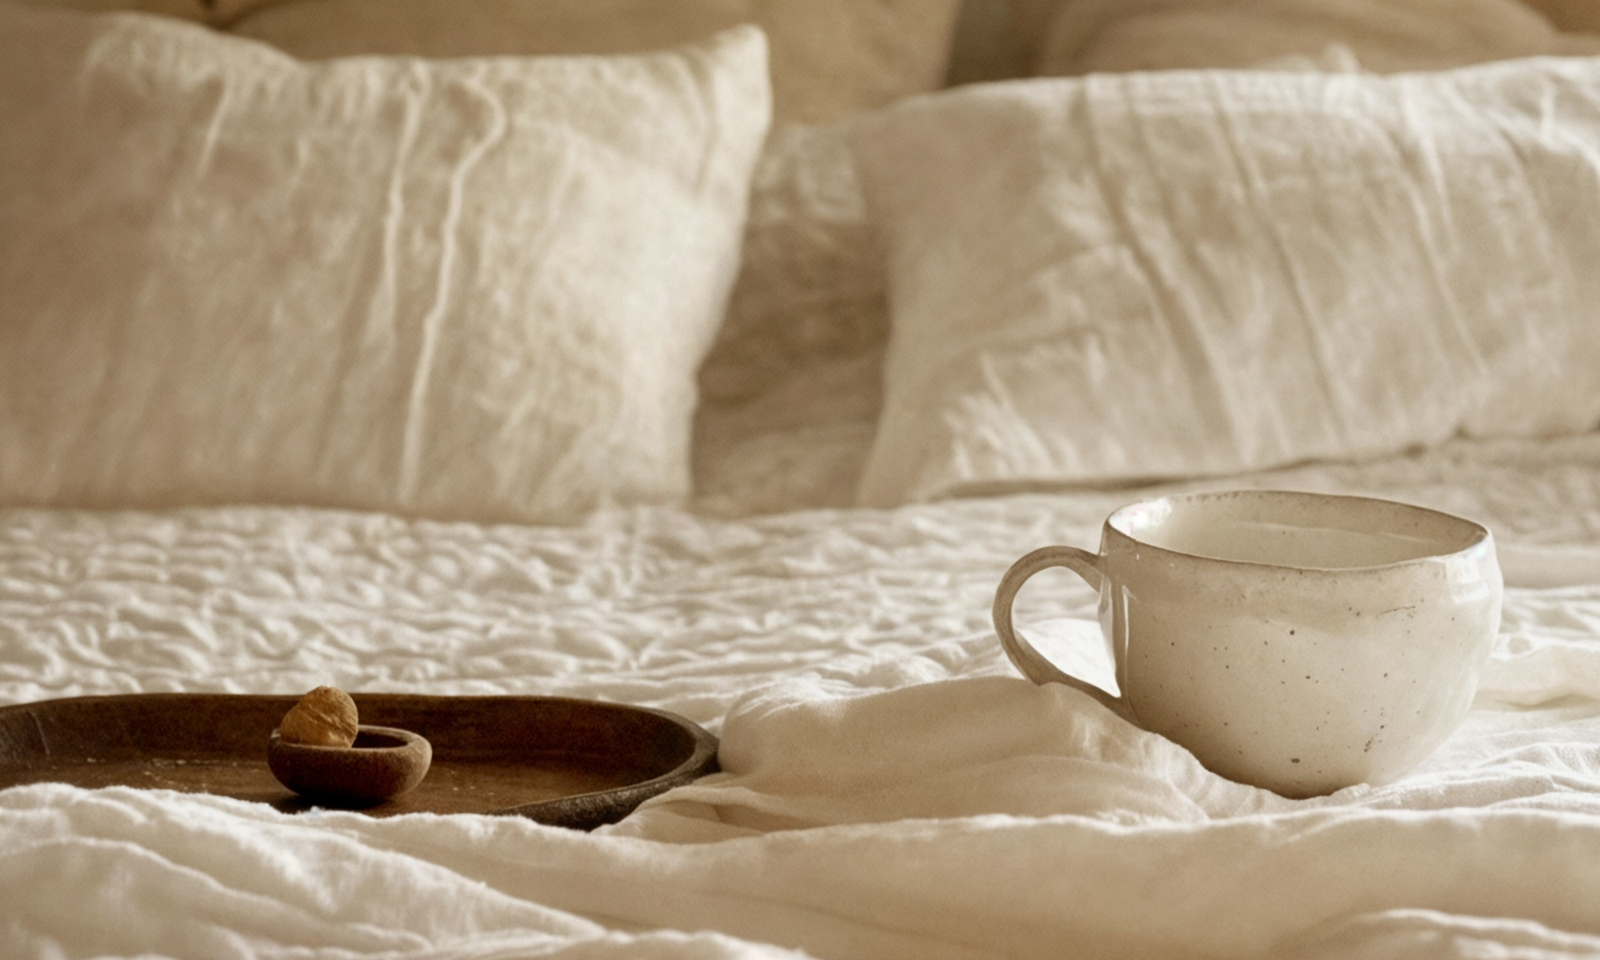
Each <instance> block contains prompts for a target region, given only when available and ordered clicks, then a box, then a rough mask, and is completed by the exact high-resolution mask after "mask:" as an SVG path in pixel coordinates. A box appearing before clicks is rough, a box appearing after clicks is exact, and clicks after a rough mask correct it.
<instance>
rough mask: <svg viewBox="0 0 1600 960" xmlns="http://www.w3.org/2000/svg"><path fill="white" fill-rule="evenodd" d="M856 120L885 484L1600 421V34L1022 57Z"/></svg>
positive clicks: (999, 479) (1188, 467)
mask: <svg viewBox="0 0 1600 960" xmlns="http://www.w3.org/2000/svg"><path fill="white" fill-rule="evenodd" d="M858 144H859V147H860V154H861V159H862V173H863V177H864V183H865V184H866V191H867V196H868V198H869V201H870V203H871V205H872V208H873V210H874V212H875V214H876V215H877V216H878V217H880V218H881V220H882V222H883V224H884V228H885V243H886V246H887V249H888V257H889V266H888V269H889V289H890V299H891V311H892V313H891V322H892V332H891V340H890V348H889V355H888V359H887V363H886V369H885V387H884V389H885V407H884V412H883V416H882V418H881V420H880V423H879V430H878V434H877V437H876V440H875V445H874V448H873V451H872V453H871V455H870V457H869V459H868V462H867V467H866V472H865V475H864V477H863V479H862V486H861V498H862V500H863V501H865V502H867V503H871V504H890V503H898V502H902V501H906V500H921V499H929V498H934V497H939V496H944V495H948V494H952V493H957V492H969V491H974V490H986V489H1008V488H1014V487H1017V486H1031V485H1036V484H1062V483H1068V484H1102V483H1107V482H1111V481H1126V480H1140V479H1146V478H1161V477H1184V476H1196V475H1208V474H1226V473H1233V472H1238V471H1244V470H1250V469H1258V468H1263V467H1269V466H1273V465H1278V464H1285V463H1292V462H1297V461H1303V460H1311V459H1325V458H1361V457H1371V456H1376V455H1381V454H1386V453H1392V452H1396V451H1400V450H1403V449H1406V448H1408V447H1411V446H1415V445H1428V444H1435V443H1438V442H1440V441H1443V440H1445V439H1446V438H1448V437H1450V436H1452V435H1454V434H1457V433H1464V434H1467V435H1471V436H1479V437H1488V436H1510V435H1515V436H1548V435H1556V434H1563V433H1574V432H1580V431H1587V430H1591V429H1593V428H1594V427H1595V425H1596V424H1597V423H1600V378H1597V377H1596V376H1595V371H1596V370H1600V313H1597V310H1600V272H1597V271H1596V270H1595V269H1594V264H1595V263H1597V262H1600V234H1597V233H1596V231H1595V230H1594V224H1595V223H1596V222H1600V61H1591V60H1558V59H1546V60H1524V61H1511V62H1507V63H1502V64H1492V65H1487V66H1482V67H1474V68H1468V69H1464V70H1461V71H1457V72H1447V73H1434V74H1429V73H1417V74H1405V75H1399V76H1394V77H1389V78H1384V77H1376V76H1370V75H1363V74H1315V73H1305V74H1285V73H1271V74H1269V73H1245V72H1240V73H1222V72H1172V73H1147V74H1137V73H1130V74H1104V75H1098V76H1092V77H1087V78H1082V79H1047V80H1031V81H1022V82H1019V83H1015V84H1009V85H1004V86H1000V87H995V88H992V89H983V90H978V89H974V90H968V91H955V92H950V93H945V94H940V95H937V96H933V97H928V98H924V99H922V100H920V101H918V102H915V103H910V104H907V105H904V106H903V107H900V108H896V109H894V110H892V111H889V112H887V113H886V114H885V115H884V116H883V117H882V118H881V119H880V121H879V122H877V123H874V124H871V125H865V126H863V127H862V128H861V132H860V136H859V138H858Z"/></svg>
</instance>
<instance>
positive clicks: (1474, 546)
mask: <svg viewBox="0 0 1600 960" xmlns="http://www.w3.org/2000/svg"><path fill="white" fill-rule="evenodd" d="M1235 497H1250V498H1261V499H1281V500H1338V501H1346V502H1350V503H1362V504H1366V505H1368V506H1375V507H1382V508H1387V509H1395V508H1399V509H1401V510H1405V511H1412V512H1416V513H1421V514H1428V515H1431V516H1433V517H1435V518H1437V519H1439V520H1443V521H1446V522H1448V523H1451V524H1458V525H1460V526H1461V527H1463V528H1464V529H1465V530H1466V532H1467V539H1466V542H1465V543H1463V545H1462V546H1460V547H1458V548H1456V549H1452V550H1447V551H1441V552H1438V553H1427V554H1424V555H1422V556H1417V557H1408V558H1405V559H1401V560H1393V561H1389V562H1387V563H1372V564H1361V565H1357V566H1339V567H1332V566H1328V567H1319V566H1303V565H1299V564H1291V563H1269V562H1266V561H1261V560H1238V559H1229V558H1226V557H1215V556H1209V555H1207V554H1203V553H1190V552H1188V551H1184V550H1178V549H1175V548H1172V547H1164V546H1160V545H1158V544H1155V543H1152V542H1150V541H1149V540H1144V539H1140V538H1139V537H1138V536H1135V535H1134V534H1132V533H1129V532H1128V531H1126V530H1124V529H1122V528H1121V527H1119V526H1117V521H1118V519H1119V518H1120V519H1125V518H1126V517H1127V516H1128V515H1129V514H1130V513H1131V512H1133V511H1135V510H1138V509H1140V508H1146V507H1149V506H1150V505H1152V504H1157V503H1162V502H1173V501H1182V502H1194V501H1205V500H1221V499H1227V498H1235ZM1102 532H1103V536H1105V537H1106V538H1108V539H1110V538H1117V539H1120V540H1124V541H1126V542H1127V543H1129V544H1132V545H1136V546H1137V547H1139V548H1140V549H1141V550H1153V551H1156V552H1157V553H1158V554H1164V555H1167V556H1170V557H1174V558H1182V559H1183V560H1185V561H1186V562H1201V563H1216V564H1224V565H1227V566H1230V567H1246V568H1250V567H1254V568H1260V569H1268V570H1302V571H1304V570H1312V571H1318V572H1325V573H1359V572H1362V571H1369V572H1370V571H1384V570H1393V569H1396V568H1399V567H1405V566H1411V565H1414V564H1420V563H1436V562H1438V561H1440V560H1447V559H1449V558H1451V557H1458V556H1461V555H1463V554H1466V553H1469V552H1471V551H1474V550H1481V549H1483V547H1484V545H1485V544H1489V543H1492V542H1493V541H1494V534H1493V533H1492V532H1491V531H1490V530H1489V528H1488V527H1486V526H1484V525H1483V524H1481V523H1479V522H1477V521H1476V520H1470V519H1468V518H1466V517H1463V516H1459V515H1457V514H1453V513H1448V512H1446V511H1444V510H1438V509H1435V508H1433V507H1424V506H1420V505H1418V504H1414V503H1407V502H1405V501H1403V500H1390V499H1387V498H1385V497H1374V496H1366V495H1361V494H1347V493H1321V492H1317V491H1312V490H1285V489H1279V488H1270V487H1264V488H1259V489H1258V488H1252V487H1238V488H1227V489H1217V490H1195V491H1188V492H1180V493H1170V494H1162V495H1160V496H1154V497H1146V498H1143V499H1140V500H1135V501H1132V502H1130V503H1126V504H1123V505H1122V506H1120V507H1117V508H1116V509H1115V510H1113V511H1112V512H1111V514H1110V515H1109V516H1107V517H1106V519H1105V522H1104V524H1103V525H1102Z"/></svg>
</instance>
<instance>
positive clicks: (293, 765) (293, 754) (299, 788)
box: [267, 725, 433, 807]
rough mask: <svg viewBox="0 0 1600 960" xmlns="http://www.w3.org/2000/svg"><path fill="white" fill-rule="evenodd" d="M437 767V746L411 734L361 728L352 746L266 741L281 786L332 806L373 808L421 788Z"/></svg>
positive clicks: (274, 733) (275, 733)
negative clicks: (424, 779) (432, 767)
mask: <svg viewBox="0 0 1600 960" xmlns="http://www.w3.org/2000/svg"><path fill="white" fill-rule="evenodd" d="M432 762H433V745H432V744H430V743H428V741H427V740H426V739H424V738H423V737H421V736H419V735H417V734H415V733H412V732H411V731H410V730H400V729H396V728H395V727H369V726H366V725H362V726H360V727H357V728H356V742H355V743H354V744H353V745H351V746H348V747H320V746H313V745H311V744H306V743H287V742H285V741H284V740H283V739H282V738H281V737H280V736H279V735H278V731H277V730H273V731H272V736H271V737H270V738H268V740H267V766H268V767H269V768H270V769H271V770H272V775H273V776H275V777H277V778H278V782H279V783H282V784H283V785H284V786H286V787H288V788H289V789H290V790H293V791H294V792H295V793H298V794H300V795H301V796H302V797H305V798H306V799H307V800H311V801H313V802H316V803H321V804H324V805H326V806H330V807H335V806H336V807H370V806H374V805H376V804H379V803H382V802H384V801H385V800H389V799H392V798H394V797H398V796H400V795H401V794H403V793H406V792H407V791H409V790H411V789H412V788H414V787H416V785H417V784H419V783H421V782H422V778H423V777H425V776H427V774H428V766H429V764H431V763H432Z"/></svg>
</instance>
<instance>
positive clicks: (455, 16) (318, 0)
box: [233, 0, 960, 123]
mask: <svg viewBox="0 0 1600 960" xmlns="http://www.w3.org/2000/svg"><path fill="white" fill-rule="evenodd" d="M959 6H960V0H672V2H662V0H472V2H470V3H462V2H459V0H297V2H296V0H291V2H283V3H277V4H273V5H271V6H268V7H263V8H262V9H260V10H259V11H258V12H256V13H254V14H252V15H250V16H247V17H245V18H243V19H242V20H241V21H239V23H237V24H236V25H235V26H234V28H233V29H234V31H235V32H236V33H238V34H240V35H242V36H248V37H255V38H257V39H260V40H265V41H267V42H269V43H272V44H274V45H276V46H279V47H281V48H282V49H284V50H287V51H288V52H290V53H292V54H294V55H296V56H299V57H306V58H322V57H333V56H345V55H350V54H365V53H409V54H421V55H424V56H433V57H442V56H463V55H480V54H517V53H622V52H635V51H640V50H648V49H654V48H658V47H665V46H670V45H674V44H679V43H684V42H687V41H690V40H694V39H697V38H699V37H702V36H705V35H707V34H710V33H712V32H715V31H717V30H724V29H727V28H729V27H731V26H734V25H737V24H741V23H753V24H755V25H757V26H759V27H761V28H762V29H763V30H765V31H766V33H767V35H768V37H769V38H770V39H771V42H772V83H773V90H774V102H775V113H776V116H777V118H778V119H779V120H780V121H791V120H794V121H804V122H812V123H816V122H822V121H826V120H831V119H835V118H837V117H841V116H844V115H846V114H850V113H854V112H856V111H858V110H863V109H867V108H870V107H876V106H880V105H882V104H885V103H888V102H890V101H893V100H896V99H899V98H901V97H904V96H907V95H909V94H912V93H917V92H920V91H923V90H929V89H932V88H934V87H937V86H939V85H940V83H941V82H942V81H943V79H944V74H945V69H946V67H947V65H948V64H949V60H950V44H951V36H952V34H953V31H954V27H955V18H956V13H957V10H958V8H959Z"/></svg>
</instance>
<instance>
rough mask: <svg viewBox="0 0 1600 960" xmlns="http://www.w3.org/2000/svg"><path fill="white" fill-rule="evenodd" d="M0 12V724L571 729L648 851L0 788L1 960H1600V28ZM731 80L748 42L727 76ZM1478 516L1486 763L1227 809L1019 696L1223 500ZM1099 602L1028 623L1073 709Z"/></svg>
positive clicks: (1213, 781)
mask: <svg viewBox="0 0 1600 960" xmlns="http://www.w3.org/2000/svg"><path fill="white" fill-rule="evenodd" d="M65 6H75V7H79V8H80V9H65V8H64V5H61V4H45V3H39V4H30V5H23V4H19V3H16V2H14V0H0V129H3V130H4V131H5V133H4V134H3V135H0V224H3V228H0V332H3V336H0V508H3V509H0V704H3V705H22V704H34V703H42V702H46V701H56V700H60V699H63V698H76V697H102V696H123V695H147V694H180V695H183V694H277V695H295V696H298V695H299V694H301V693H304V692H305V691H307V690H310V689H312V688H313V687H316V686H319V685H336V686H339V687H341V688H343V689H345V690H349V691H351V692H354V693H357V694H380V693H384V694H422V695H428V696H435V697H485V696H490V697H507V696H520V697H565V698H582V699H585V700H595V701H606V702H615V703H620V704H626V705H630V706H634V707H645V708H654V709H659V710H665V711H669V712H671V713H673V714H675V715H678V716H681V717H683V718H686V719H688V720H689V721H692V722H693V723H695V724H698V725H699V726H700V727H701V728H703V729H704V730H705V731H707V732H709V733H710V734H712V735H714V736H715V737H717V738H718V740H719V748H718V754H717V758H718V762H719V764H720V771H719V772H716V773H712V774H710V775H708V776H705V777H702V778H700V779H697V780H695V781H693V782H692V783H689V784H687V785H683V786H679V787H676V788H675V789H672V790H669V791H667V792H665V793H662V794H660V795H658V796H655V797H653V798H651V799H649V800H647V801H645V802H644V803H642V804H641V805H640V806H638V808H637V809H634V810H632V812H631V813H629V814H628V815H627V816H625V817H623V818H622V819H621V820H619V821H618V822H615V823H611V824H607V825H604V826H600V827H598V828H596V829H593V830H573V829H566V828H563V827H558V826H550V825H547V824H543V823H539V822H536V821H535V820H532V819H529V818H527V817H518V816H485V815H474V814H413V815H406V816H396V817H380V816H373V815H369V813H363V812H359V811H342V810H336V809H321V808H318V809H314V810H311V811H306V812H300V813H294V814H291V813H286V812H282V811H280V810H278V809H275V808H273V807H271V806H269V805H266V804H263V803H253V802H248V801H245V800H240V799H234V798H228V797H221V796H214V795H209V794H205V793H190V792H181V791H174V790H163V789H143V788H135V787H132V786H111V787H101V788H92V789H91V788H86V787H83V786H74V785H71V784H68V783H60V782H39V783H31V784H27V785H23V786H16V787H11V788H9V789H5V790H0V955H4V956H7V957H12V956H15V957H40V958H45V957H49V958H68V957H101V956H122V957H155V956H159V957H172V958H191V957H192V958H208V960H214V958H221V957H245V956H249V957H283V958H289V957H296V958H310V957H319V958H330V960H331V958H366V957H370V958H379V957H382V958H416V960H424V958H426V960H436V958H437V960H442V958H484V960H488V958H511V957H518V958H521V957H571V958H604V957H659V958H677V957H682V958H688V957H694V958H707V957H728V958H733V957H739V958H758V957H759V958H779V957H801V956H811V957H828V958H883V957H916V958H966V957H1002V956H1003V957H1065V956H1085V957H1274V958H1288V957H1308V958H1310V957H1315V958H1346V957H1350V958H1353V957H1362V958H1372V957H1408V958H1411V957H1507V958H1510V957H1516V958H1524V957H1525V958H1534V957H1538V958H1553V957H1579V956H1593V955H1596V954H1600V432H1597V428H1600V314H1597V312H1596V311H1597V309H1600V308H1597V306H1596V305H1597V304H1600V272H1597V271H1595V270H1594V269H1593V264H1594V263H1595V262H1597V258H1600V232H1597V231H1596V229H1595V227H1594V224H1596V223H1600V20H1597V19H1596V18H1595V17H1594V15H1593V14H1592V13H1591V12H1590V11H1589V8H1588V5H1587V4H1583V3H1576V2H1568V3H1565V4H1563V3H1561V2H1559V0H1542V2H1540V3H1538V4H1536V5H1534V4H1530V5H1527V6H1524V5H1522V4H1519V3H1516V2H1513V0H1404V2H1385V3H1379V2H1377V0H1271V2H1269V0H1256V2H1245V0H1121V2H1115V3H1113V2H1101V0H1015V2H1014V3H1012V2H1000V0H987V2H976V0H969V2H968V3H966V4H965V5H958V4H957V3H956V2H954V0H916V2H913V0H875V2H870V3H869V2H850V0H836V2H812V0H807V2H792V0H763V2H745V3H737V2H731V0H730V2H717V0H703V2H702V0H695V2H687V3H680V4H674V5H673V8H672V10H671V12H670V13H667V12H663V10H662V9H661V7H662V5H659V4H653V3H649V2H644V0H633V2H628V0H617V2H608V3H604V4H598V3H583V2H577V0H572V2H564V0H478V2H475V3H474V4H473V5H472V7H471V8H470V11H469V10H468V9H467V8H466V7H465V6H464V5H459V4H450V3H444V2H439V0H281V2H271V0H269V2H266V3H251V2H250V0H204V2H199V0H197V2H194V3H191V2H190V0H151V2H149V3H146V4H143V5H142V9H139V10H135V11H131V12H130V11H122V10H111V9H106V6H107V5H104V4H95V3H77V4H67V5H65ZM751 24H754V26H753V27H752V26H751ZM1239 487H1251V488H1278V489H1297V490H1317V491H1329V492H1344V493H1360V494H1366V495H1373V496H1380V497H1386V498H1392V499H1397V500H1403V501H1406V502H1411V503H1416V504H1421V505H1425V506H1429V507H1433V508H1436V509H1440V510H1445V511H1448V512H1451V513H1456V514H1459V515H1462V516H1466V517H1469V518H1472V519H1475V520H1477V521H1479V522H1481V523H1483V524H1485V525H1486V526H1488V527H1489V528H1490V530H1491V531H1492V532H1493V534H1494V537H1495V540H1496V543H1497V546H1498V550H1499V556H1500V563H1501V566H1502V569H1503V570H1504V574H1505V582H1506V594H1505V602H1504V611H1503V614H1502V621H1501V626H1500V631H1499V636H1498V640H1497V643H1496V647H1495V650H1494V653H1493V655H1492V658H1491V660H1490V661H1489V663H1488V665H1487V667H1486V668H1485V670H1484V673H1483V676H1482V678H1481V682H1480V684H1479V689H1478V694H1477V699H1476V701H1475V703H1474V707H1473V709H1472V711H1471V712H1470V713H1469V714H1468V716H1467V718H1466V720H1465V721H1464V722H1463V723H1462V725H1461V727H1460V728H1459V730H1458V731H1457V732H1456V733H1455V734H1454V735H1453V736H1452V737H1451V738H1450V739H1449V740H1448V741H1447V742H1446V743H1445V744H1444V745H1443V746H1442V747H1441V748H1440V749H1439V750H1438V751H1437V752H1436V753H1434V754H1433V755H1432V756H1431V757H1429V758H1428V759H1427V760H1426V761H1424V763H1423V764H1422V765H1421V766H1420V767H1419V768H1417V769H1416V770H1414V771H1413V772H1411V773H1409V774H1408V775H1406V776H1404V777H1402V778H1401V779H1399V780H1397V781H1395V782H1392V783H1388V784H1383V785H1376V786H1374V785H1358V786H1354V787H1349V788H1347V789H1344V790H1340V791H1339V792H1337V793H1334V794H1331V795H1328V796H1323V797H1314V798H1311V799H1302V800H1289V799H1285V798H1283V797H1280V796H1277V795H1275V794H1272V793H1269V792H1267V791H1264V790H1259V789H1256V788H1253V787H1248V786H1244V785H1241V784H1237V783H1233V782H1230V781H1228V780H1225V779H1222V778H1220V777H1218V776H1216V775H1214V774H1212V773H1210V772H1209V771H1207V770H1206V769H1204V768H1203V767H1201V766H1200V765H1199V764H1198V762H1196V761H1195V760H1194V758H1193V757H1192V756H1191V755H1190V754H1189V753H1187V752H1186V751H1184V750H1183V749H1181V748H1179V747H1177V746H1176V745H1174V744H1173V743H1171V742H1170V741H1167V740H1165V739H1163V738H1161V737H1158V736H1155V735H1153V734H1149V733H1145V732H1143V731H1141V730H1139V729H1138V728H1136V727H1134V726H1132V725H1131V724H1129V723H1128V722H1126V721H1125V720H1123V719H1122V718H1120V717H1118V716H1117V715H1115V714H1114V713H1112V712H1111V711H1109V710H1107V709H1106V708H1105V707H1104V706H1102V705H1101V704H1100V703H1099V702H1098V701H1097V700H1096V699H1094V698H1092V697H1090V696H1088V695H1086V694H1083V693H1081V692H1079V691H1077V690H1074V689H1071V688H1069V687H1066V686H1061V685H1056V684H1047V685H1043V686H1035V685H1034V684H1032V683H1030V682H1029V681H1027V680H1025V679H1023V678H1022V677H1021V675H1020V674H1019V673H1018V672H1017V670H1016V669H1015V668H1014V667H1012V666H1011V664H1010V663H1009V662H1008V661H1007V660H1006V658H1005V656H1004V654H1003V653H1002V651H1001V648H1000V645H999V643H998V642H997V640H996V637H995V633H994V628H993V626H992V623H991V621H990V604H991V600H992V598H993V596H994V591H995V588H996V584H997V583H998V581H999V579H1000V577H1001V575H1002V573H1003V572H1004V571H1005V570H1006V568H1007V566H1008V565H1009V564H1010V563H1011V562H1012V561H1013V560H1015V559H1016V558H1017V557H1018V556H1020V555H1021V554H1022V553H1024V552H1026V551H1028V550H1030V549H1032V548H1034V547H1037V546H1040V545H1043V544H1049V543H1063V544H1073V545H1078V546H1082V547H1086V548H1088V547H1092V546H1093V545H1094V544H1095V543H1096V541H1097V539H1098V535H1099V534H1098V530H1099V526H1100V523H1101V522H1102V520H1103V519H1104V518H1105V516H1106V515H1107V514H1108V513H1109V512H1110V511H1111V510H1112V509H1113V508H1115V507H1117V506H1119V505H1121V504H1123V503H1126V502H1128V501H1130V500H1134V499H1138V498H1141V497H1145V496H1149V495H1152V494H1155V493H1161V492H1166V491H1178V490H1196V489H1222V488H1239ZM1095 608H1096V597H1095V595H1094V593H1093V591H1091V590H1090V589H1089V587H1088V586H1087V585H1085V584H1083V583H1082V582H1081V581H1077V580H1075V579H1073V578H1070V577H1067V576H1066V575H1064V574H1063V575H1062V576H1061V577H1060V578H1053V576H1050V575H1046V576H1041V577H1040V578H1039V582H1038V584H1037V585H1036V586H1030V587H1029V588H1028V590H1027V591H1026V592H1025V593H1024V595H1023V597H1022V598H1021V600H1020V601H1019V603H1018V606H1017V617H1018V621H1019V623H1021V624H1022V625H1023V628H1024V630H1025V631H1027V633H1028V634H1029V635H1030V636H1031V637H1032V638H1033V639H1034V642H1035V643H1036V644H1037V645H1038V646H1040V647H1041V648H1042V649H1046V650H1048V651H1049V652H1050V654H1051V656H1052V657H1053V658H1054V659H1055V660H1056V662H1057V663H1059V664H1061V665H1063V666H1064V667H1066V668H1068V669H1070V670H1072V671H1073V672H1075V673H1077V674H1078V675H1080V676H1085V677H1088V678H1090V679H1093V680H1096V681H1097V682H1100V683H1102V684H1103V685H1104V684H1107V683H1110V682H1112V681H1111V680H1110V678H1109V677H1108V673H1109V664H1108V662H1107V658H1106V655H1105V651H1104V645H1103V644H1102V642H1101V640H1100V639H1099V634H1098V630H1099V627H1098V624H1097V622H1096V612H1095Z"/></svg>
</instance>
